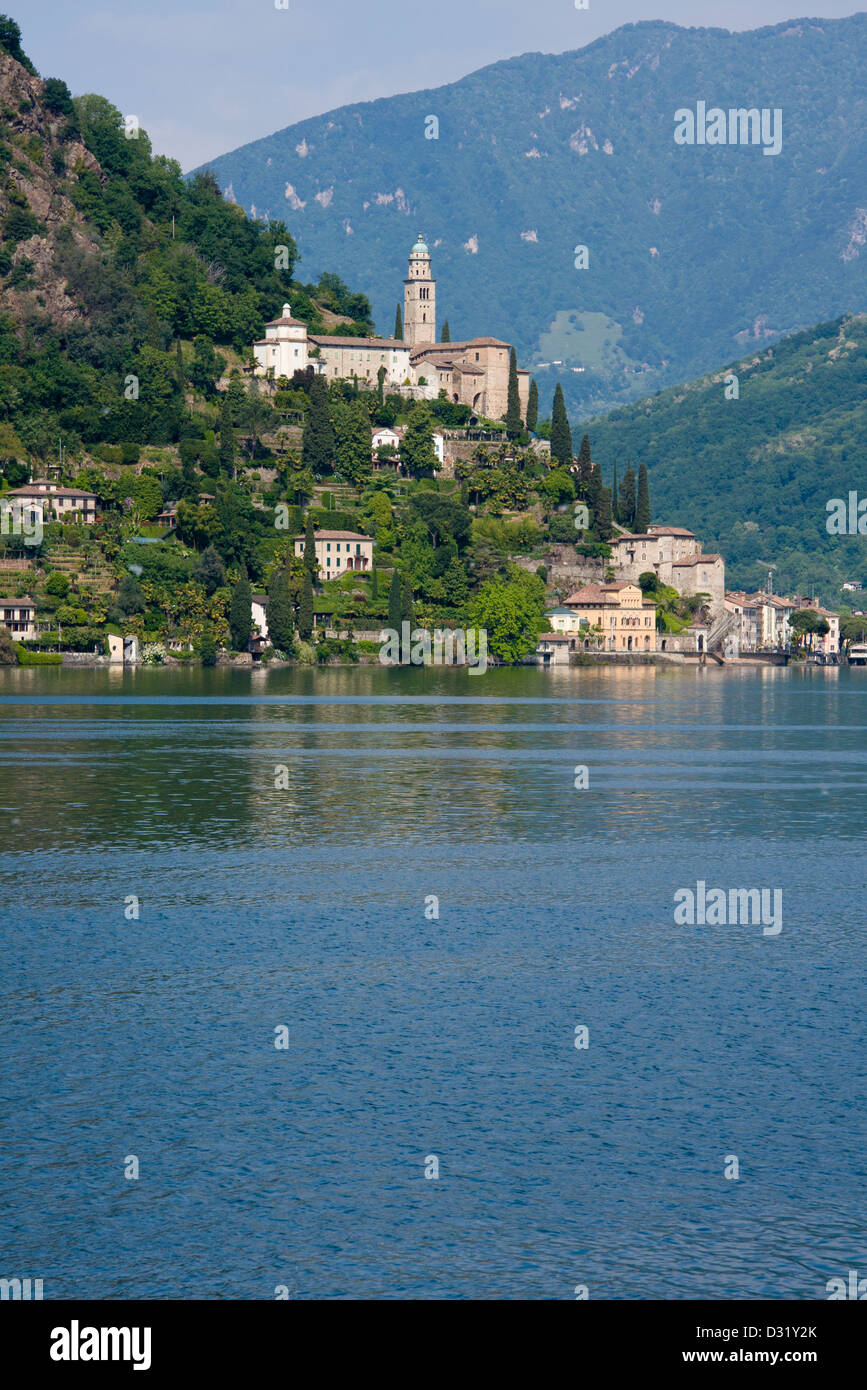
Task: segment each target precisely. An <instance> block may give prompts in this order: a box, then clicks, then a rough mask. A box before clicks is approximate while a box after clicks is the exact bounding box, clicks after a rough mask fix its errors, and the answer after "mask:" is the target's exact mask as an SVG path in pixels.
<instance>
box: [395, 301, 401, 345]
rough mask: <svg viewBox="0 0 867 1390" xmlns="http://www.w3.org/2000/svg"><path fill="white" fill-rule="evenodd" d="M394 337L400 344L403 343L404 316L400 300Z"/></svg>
mask: <svg viewBox="0 0 867 1390" xmlns="http://www.w3.org/2000/svg"><path fill="white" fill-rule="evenodd" d="M394 336H395V338H397V340H398V342H402V341H403V314H402V313H401V310H400V300H398V303H397V313H396V314H395V316H394Z"/></svg>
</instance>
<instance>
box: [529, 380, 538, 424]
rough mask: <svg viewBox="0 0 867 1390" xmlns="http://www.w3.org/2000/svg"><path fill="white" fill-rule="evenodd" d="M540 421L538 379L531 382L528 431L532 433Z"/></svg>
mask: <svg viewBox="0 0 867 1390" xmlns="http://www.w3.org/2000/svg"><path fill="white" fill-rule="evenodd" d="M538 419H539V388H538V386H537V385H536V378H535V377H533V380H532V381H531V382H530V395H529V398H528V400H527V429H528V430H530V431H532V430H534V429H535V428H536V424H537V422H538Z"/></svg>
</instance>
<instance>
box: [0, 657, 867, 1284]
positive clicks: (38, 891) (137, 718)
mask: <svg viewBox="0 0 867 1390" xmlns="http://www.w3.org/2000/svg"><path fill="white" fill-rule="evenodd" d="M865 725H867V674H865V672H863V671H859V670H854V669H853V670H846V669H842V670H838V669H836V668H829V669H820V668H811V669H803V668H792V667H790V668H788V669H784V668H777V667H768V668H755V667H745V668H742V669H737V670H732V669H730V668H726V669H725V670H719V669H717V668H713V669H696V668H686V669H684V668H665V667H658V668H657V667H652V666H648V667H619V668H614V669H612V668H608V669H604V670H603V669H599V668H595V669H594V668H583V669H579V670H570V669H568V668H567V669H563V668H560V669H555V670H552V671H539V670H534V669H529V668H522V669H515V670H512V669H497V670H490V671H488V673H487V674H486V675H485V676H483V677H471V676H470V675H469V673H468V672H467V671H465V670H463V671H462V670H450V669H445V668H439V669H436V670H433V669H428V670H424V669H402V670H401V669H397V670H386V669H383V668H380V667H364V668H358V669H350V668H332V669H324V670H309V669H289V668H285V669H281V670H275V671H271V672H269V671H264V670H256V671H252V672H250V671H240V670H221V669H217V670H210V671H208V670H205V671H202V670H198V669H197V670H184V669H172V670H160V669H155V668H142V669H137V670H130V671H126V672H123V671H113V670H105V669H104V670H63V669H53V668H42V669H33V668H27V669H14V670H11V671H10V670H3V671H0V787H2V795H0V805H2V814H3V854H2V867H0V881H2V891H3V901H4V912H3V917H4V931H3V945H4V951H3V971H2V986H0V991H2V994H0V997H2V1019H3V1024H2V1026H3V1042H4V1059H5V1064H4V1067H3V1080H2V1083H0V1091H2V1107H0V1114H2V1120H0V1124H2V1155H3V1157H2V1175H0V1275H3V1276H6V1277H11V1276H20V1277H24V1276H29V1277H38V1278H42V1279H43V1280H44V1288H45V1297H46V1298H123V1299H126V1298H179V1299H180V1298H207V1299H215V1298H231V1299H236V1298H238V1299H273V1298H274V1297H275V1290H278V1289H279V1290H280V1291H281V1292H282V1293H284V1294H288V1296H289V1297H291V1298H377V1299H380V1298H400V1297H409V1298H462V1299H465V1298H472V1299H504V1298H529V1299H572V1298H574V1297H575V1296H576V1293H575V1290H576V1288H577V1289H578V1290H579V1292H580V1291H581V1290H583V1289H586V1290H587V1292H588V1294H589V1297H590V1298H591V1299H600V1298H601V1299H647V1298H665V1299H680V1298H706V1299H725V1298H733V1299H746V1298H780V1299H782V1298H798V1299H823V1298H826V1297H827V1294H826V1291H825V1285H826V1283H827V1281H828V1280H829V1279H831V1278H834V1277H838V1276H843V1277H845V1276H846V1273H847V1271H848V1270H849V1269H850V1268H858V1269H859V1270H861V1271H862V1273H867V1248H865V1246H867V1241H865V1228H864V1220H863V1184H864V1168H865V1163H864V1153H865V1128H864V1106H863V1100H864V1081H865V1062H864V872H863V863H864V850H863V843H864V820H865V805H867V799H865V791H867V744H865ZM576 768H586V773H580V772H579V773H576ZM576 782H577V783H578V784H579V785H578V786H576ZM585 782H586V783H587V785H586V786H585V785H583V783H585ZM699 883H701V884H705V885H706V887H707V892H708V893H709V892H710V890H711V888H712V887H721V888H722V889H724V890H729V889H737V888H751V887H755V888H759V889H762V888H764V889H769V890H781V892H782V904H783V909H782V924H781V929H780V930H778V931H776V933H773V930H772V931H770V932H768V931H766V930H765V928H764V926H763V925H762V923H761V922H759V921H757V920H753V921H747V922H744V923H741V924H734V925H711V924H708V923H697V924H696V925H681V924H678V923H676V922H675V895H676V894H677V893H678V891H679V890H686V889H690V890H692V891H695V893H696V894H698V892H699V889H698V884H699ZM576 1030H577V1032H576ZM582 1030H586V1031H582ZM133 1160H136V1162H133ZM136 1167H137V1169H138V1176H137V1177H135V1176H130V1177H128V1176H126V1174H127V1173H131V1174H132V1173H134V1172H135V1170H136ZM437 1170H438V1175H437V1176H433V1174H435V1173H437ZM426 1173H427V1174H428V1175H429V1176H426ZM735 1173H736V1174H737V1176H735Z"/></svg>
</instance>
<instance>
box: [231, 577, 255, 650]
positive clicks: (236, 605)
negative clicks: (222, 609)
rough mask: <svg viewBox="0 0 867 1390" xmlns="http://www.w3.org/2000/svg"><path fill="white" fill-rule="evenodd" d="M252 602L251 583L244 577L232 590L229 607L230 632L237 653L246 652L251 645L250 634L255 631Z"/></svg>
mask: <svg viewBox="0 0 867 1390" xmlns="http://www.w3.org/2000/svg"><path fill="white" fill-rule="evenodd" d="M252 602H253V591H252V589H251V588H250V581H249V579H248V578H247V577H246V575H243V576H242V577H241V578H240V579H239V580H238V582H237V584H236V585H235V587H234V589H233V590H232V602H231V604H230V606H229V632H230V633H231V635H232V646H233V647H234V649H235V651H236V652H245V651H246V650H247V648H248V647H249V645H250V633H251V632H252V630H253V609H252Z"/></svg>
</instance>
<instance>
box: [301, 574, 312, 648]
mask: <svg viewBox="0 0 867 1390" xmlns="http://www.w3.org/2000/svg"><path fill="white" fill-rule="evenodd" d="M312 631H313V581H312V580H311V578H310V571H309V570H308V569H306V570H305V571H304V586H303V588H302V590H301V601H300V603H299V604H298V636H299V637H301V638H303V640H304V641H305V642H306V641H308V640H309V638H310V634H311V633H312Z"/></svg>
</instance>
